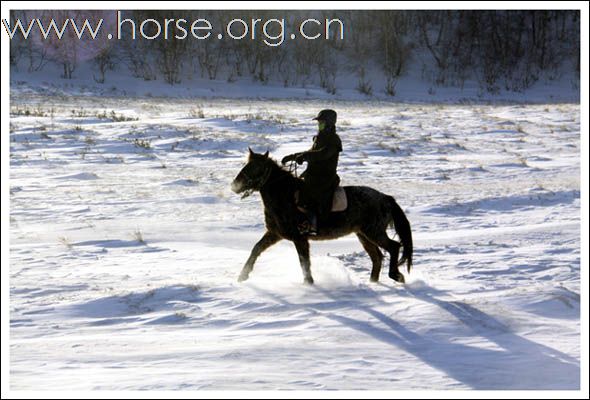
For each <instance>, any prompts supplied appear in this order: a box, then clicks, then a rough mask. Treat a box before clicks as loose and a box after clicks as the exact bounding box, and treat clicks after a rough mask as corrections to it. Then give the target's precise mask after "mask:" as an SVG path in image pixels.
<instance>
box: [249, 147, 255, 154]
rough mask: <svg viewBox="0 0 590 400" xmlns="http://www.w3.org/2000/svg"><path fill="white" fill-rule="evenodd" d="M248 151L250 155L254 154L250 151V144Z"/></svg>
mask: <svg viewBox="0 0 590 400" xmlns="http://www.w3.org/2000/svg"><path fill="white" fill-rule="evenodd" d="M248 152H249V153H250V155H252V154H254V152H253V151H252V149H251V148H250V146H248Z"/></svg>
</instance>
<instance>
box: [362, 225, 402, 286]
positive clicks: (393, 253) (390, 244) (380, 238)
mask: <svg viewBox="0 0 590 400" xmlns="http://www.w3.org/2000/svg"><path fill="white" fill-rule="evenodd" d="M365 236H367V238H368V239H369V240H370V241H371V242H373V243H374V244H376V245H377V246H379V247H382V248H384V249H385V250H387V252H388V253H389V274H388V275H389V277H390V278H391V279H393V280H394V281H396V282H400V283H405V281H406V279H405V278H404V274H402V273H401V272H399V269H398V259H399V248H400V244H399V243H398V242H396V241H395V240H391V239H390V238H389V236H387V233H385V231H383V232H379V233H377V234H375V235H365Z"/></svg>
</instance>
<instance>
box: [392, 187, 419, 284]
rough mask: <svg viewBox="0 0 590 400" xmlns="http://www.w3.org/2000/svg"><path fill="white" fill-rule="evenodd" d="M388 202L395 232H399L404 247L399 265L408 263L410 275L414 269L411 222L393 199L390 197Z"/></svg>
mask: <svg viewBox="0 0 590 400" xmlns="http://www.w3.org/2000/svg"><path fill="white" fill-rule="evenodd" d="M388 200H389V206H390V211H391V216H392V218H393V221H392V222H393V226H394V227H395V231H396V232H397V234H398V236H399V238H400V241H401V243H402V246H403V251H402V258H401V259H400V261H399V263H400V264H403V263H404V262H407V263H408V273H410V270H411V269H412V254H413V253H414V244H413V242H412V229H411V228H410V221H408V218H407V217H406V214H405V213H404V211H403V210H402V209H401V207H400V206H399V205H398V204H397V202H396V201H395V199H394V198H393V197H391V196H388Z"/></svg>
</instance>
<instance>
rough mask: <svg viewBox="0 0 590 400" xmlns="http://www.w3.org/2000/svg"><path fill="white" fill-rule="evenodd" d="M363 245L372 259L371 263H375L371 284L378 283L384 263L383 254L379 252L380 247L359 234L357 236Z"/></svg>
mask: <svg viewBox="0 0 590 400" xmlns="http://www.w3.org/2000/svg"><path fill="white" fill-rule="evenodd" d="M356 236H357V237H358V238H359V241H360V242H361V245H363V248H364V249H365V251H366V252H367V254H369V257H371V262H372V263H373V268H372V269H371V282H378V281H379V275H380V274H381V265H382V263H383V253H381V250H379V247H378V246H377V245H375V244H373V243H371V241H370V240H369V239H367V237H366V236H365V235H363V234H362V233H357V235H356Z"/></svg>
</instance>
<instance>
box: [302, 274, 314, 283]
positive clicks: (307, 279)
mask: <svg viewBox="0 0 590 400" xmlns="http://www.w3.org/2000/svg"><path fill="white" fill-rule="evenodd" d="M303 283H305V284H306V285H313V278H312V277H311V276H310V277H309V278H305V279H304V280H303Z"/></svg>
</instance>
